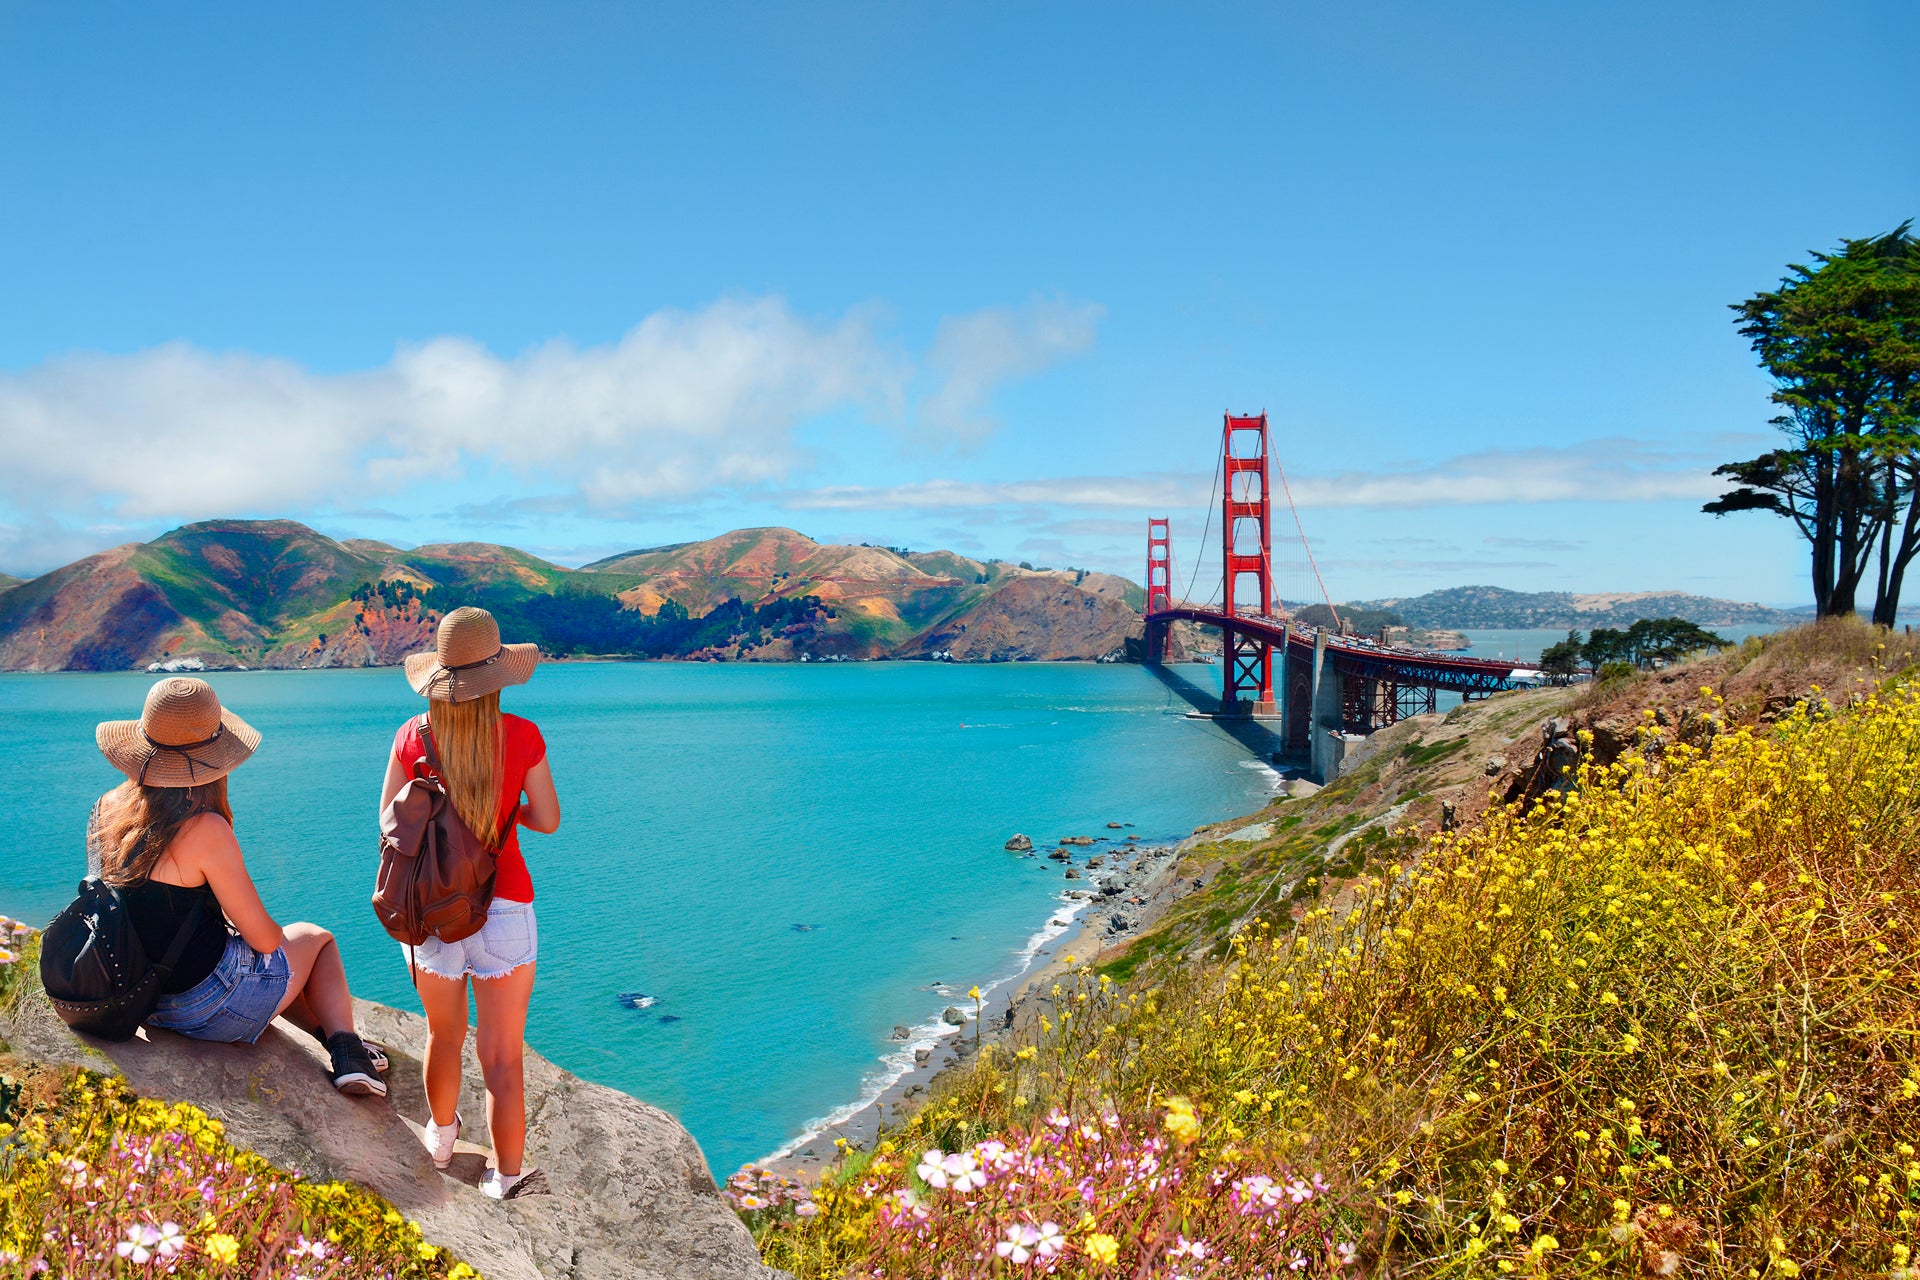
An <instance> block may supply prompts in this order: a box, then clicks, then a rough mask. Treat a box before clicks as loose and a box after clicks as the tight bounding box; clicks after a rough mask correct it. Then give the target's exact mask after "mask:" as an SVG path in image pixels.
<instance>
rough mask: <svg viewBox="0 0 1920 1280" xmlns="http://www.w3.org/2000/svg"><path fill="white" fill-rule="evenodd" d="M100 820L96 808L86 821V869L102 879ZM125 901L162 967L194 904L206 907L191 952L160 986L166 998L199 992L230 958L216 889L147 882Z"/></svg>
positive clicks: (128, 888)
mask: <svg viewBox="0 0 1920 1280" xmlns="http://www.w3.org/2000/svg"><path fill="white" fill-rule="evenodd" d="M99 817H100V807H99V805H97V804H96V805H95V806H94V811H93V813H92V814H90V815H88V818H87V862H88V868H87V869H88V873H89V874H93V875H97V874H99V854H98V851H97V849H96V847H95V841H94V833H95V831H96V829H97V827H98V823H99ZM120 900H121V901H122V902H124V903H126V904H127V918H128V919H129V920H131V921H132V922H133V931H134V932H135V933H137V934H139V935H140V945H141V946H143V947H145V948H146V949H147V958H148V959H149V960H151V961H153V963H155V964H159V963H160V958H161V957H162V956H164V955H166V954H167V948H168V947H171V946H172V945H173V939H174V935H176V934H178V933H179V932H180V926H181V925H183V924H185V923H186V922H187V915H188V913H189V912H191V911H192V910H193V904H194V903H195V902H199V903H200V904H201V906H200V919H199V921H198V922H196V923H195V924H194V926H193V936H192V937H191V938H189V939H187V945H186V949H185V950H184V951H182V952H181V953H180V961H179V963H177V964H175V965H174V966H173V972H172V973H171V974H169V975H167V980H166V981H165V982H162V983H161V984H160V992H161V994H162V995H169V996H174V995H179V994H180V993H181V992H183V991H191V990H192V989H193V988H195V987H197V986H199V985H200V984H201V983H202V982H205V981H206V980H207V975H208V974H210V973H212V972H213V968H214V966H215V965H217V964H219V963H220V957H221V956H222V955H224V954H225V953H226V950H227V919H226V917H225V916H223V915H221V914H220V900H219V899H218V898H216V897H215V896H214V893H213V886H212V885H210V884H202V885H196V886H194V887H193V888H191V889H187V888H183V887H181V886H180V885H177V884H166V883H164V882H162V881H159V880H143V881H141V882H140V883H139V884H130V885H124V886H122V887H121V889H120Z"/></svg>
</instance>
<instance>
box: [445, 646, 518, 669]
mask: <svg viewBox="0 0 1920 1280" xmlns="http://www.w3.org/2000/svg"><path fill="white" fill-rule="evenodd" d="M506 652H507V646H505V645H501V646H500V647H499V648H498V649H495V650H494V651H493V653H492V654H491V655H490V656H488V657H485V658H482V659H480V661H478V662H463V663H461V664H460V665H459V666H457V667H454V666H448V665H447V664H446V663H444V662H443V663H441V664H440V669H441V670H442V671H471V670H473V669H474V668H475V667H486V666H492V665H493V664H494V663H496V662H498V661H500V659H501V658H503V657H504V656H506Z"/></svg>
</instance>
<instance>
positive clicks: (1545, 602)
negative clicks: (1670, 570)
mask: <svg viewBox="0 0 1920 1280" xmlns="http://www.w3.org/2000/svg"><path fill="white" fill-rule="evenodd" d="M1340 607H1341V610H1342V611H1343V613H1344V611H1345V610H1348V609H1371V610H1390V611H1392V612H1394V613H1397V614H1399V615H1400V617H1401V618H1403V619H1404V620H1405V621H1406V623H1407V625H1408V626H1411V627H1424V628H1434V627H1438V628H1450V629H1456V630H1458V629H1466V630H1474V629H1498V628H1520V629H1532V628H1541V627H1552V628H1555V629H1559V628H1572V627H1577V628H1579V629H1580V630H1583V631H1586V630H1591V629H1592V628H1594V627H1625V626H1631V625H1632V624H1633V623H1635V622H1638V621H1640V620H1641V619H1643V618H1685V619H1686V620H1687V621H1688V622H1695V623H1698V624H1700V625H1701V626H1703V627H1730V626H1741V625H1752V626H1792V625H1795V624H1797V623H1802V622H1807V621H1810V620H1811V617H1812V615H1811V611H1807V612H1802V611H1799V610H1794V609H1772V608H1768V607H1767V606H1765V605H1759V604H1747V603H1743V602H1741V601H1738V600H1718V599H1714V598H1713V597H1710V596H1694V595H1687V594H1686V593H1684V592H1679V591H1611V592H1573V591H1509V590H1507V589H1506V588H1504V587H1448V588H1446V589H1444V590H1441V591H1429V592H1427V593H1426V594H1425V595H1420V596H1412V597H1409V598H1406V599H1398V598H1396V599H1387V600H1355V601H1353V602H1352V603H1351V604H1345V605H1342V606H1340Z"/></svg>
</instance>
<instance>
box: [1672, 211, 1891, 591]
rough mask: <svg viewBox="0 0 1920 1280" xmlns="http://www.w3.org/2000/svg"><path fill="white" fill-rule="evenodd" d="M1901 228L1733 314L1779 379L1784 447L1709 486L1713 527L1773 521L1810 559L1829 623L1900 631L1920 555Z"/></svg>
mask: <svg viewBox="0 0 1920 1280" xmlns="http://www.w3.org/2000/svg"><path fill="white" fill-rule="evenodd" d="M1911 227H1912V222H1911V221H1908V222H1904V223H1902V224H1901V225H1900V226H1898V227H1896V228H1895V229H1894V230H1893V231H1891V232H1889V233H1887V234H1886V235H1883V236H1876V237H1873V238H1870V239H1864V240H1847V241H1844V242H1842V244H1841V247H1840V249H1839V251H1838V252H1837V253H1832V254H1826V253H1816V254H1814V255H1812V259H1811V261H1812V265H1811V266H1806V265H1800V264H1791V265H1789V267H1788V268H1787V275H1786V277H1785V278H1784V279H1782V280H1781V282H1780V286H1779V288H1777V289H1772V290H1768V291H1765V292H1761V293H1757V294H1755V295H1754V296H1753V297H1751V298H1748V299H1747V300H1746V301H1745V302H1739V303H1735V304H1733V310H1734V312H1735V313H1736V315H1737V317H1738V321H1739V324H1740V333H1741V335H1742V336H1743V337H1745V338H1747V339H1748V340H1749V341H1750V342H1751V343H1752V346H1753V352H1754V354H1755V355H1756V356H1758V357H1759V359H1760V363H1761V364H1762V365H1763V366H1764V367H1765V368H1766V369H1767V371H1768V372H1769V373H1770V374H1772V375H1773V380H1774V390H1773V396H1772V399H1773V402H1774V404H1776V405H1778V406H1779V407H1780V409H1781V412H1780V414H1779V415H1778V416H1777V417H1775V418H1774V419H1773V420H1772V422H1773V425H1774V426H1775V427H1776V428H1778V429H1779V431H1780V432H1781V434H1782V435H1784V436H1785V437H1786V443H1785V444H1784V445H1783V446H1782V447H1780V448H1777V449H1772V450H1769V451H1768V452H1766V453H1763V454H1761V455H1760V456H1759V457H1757V458H1750V459H1748V460H1746V461H1744V462H1730V463H1727V464H1726V465H1725V466H1722V467H1719V468H1718V469H1717V470H1716V471H1715V472H1714V474H1715V475H1719V476H1723V477H1726V478H1727V479H1728V480H1730V481H1732V483H1733V487H1732V488H1730V489H1729V490H1728V491H1727V492H1726V493H1724V494H1722V495H1721V496H1720V497H1719V498H1717V499H1715V500H1714V501H1712V502H1709V503H1707V504H1706V507H1705V508H1704V509H1705V510H1706V511H1708V512H1710V513H1712V514H1713V515H1728V514H1731V513H1733V512H1739V511H1766V512H1771V513H1773V514H1774V515H1777V516H1780V517H1783V518H1785V519H1787V520H1790V521H1792V522H1793V527H1794V529H1795V530H1796V531H1797V532H1798V533H1799V534H1800V536H1801V537H1803V538H1805V539H1806V541H1807V543H1808V545H1809V546H1810V548H1811V551H1812V580H1813V600H1814V606H1815V609H1816V610H1817V612H1818V613H1819V615H1820V616H1821V617H1828V616H1832V615H1837V614H1847V613H1853V612H1855V611H1856V609H1857V607H1858V604H1859V601H1860V600H1861V598H1862V597H1863V595H1864V594H1865V593H1867V592H1871V593H1872V596H1873V620H1874V621H1875V622H1876V623H1879V624H1880V625H1882V626H1889V627H1890V626H1892V625H1893V622H1894V617H1895V615H1896V614H1897V612H1898V611H1899V607H1900V592H1901V588H1902V585H1903V583H1904V581H1905V577H1906V572H1907V568H1908V566H1909V565H1910V564H1911V563H1912V562H1913V558H1914V556H1915V555H1916V554H1920V240H1916V239H1915V238H1914V237H1913V235H1912V234H1910V229H1911Z"/></svg>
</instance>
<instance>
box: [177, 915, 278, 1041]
mask: <svg viewBox="0 0 1920 1280" xmlns="http://www.w3.org/2000/svg"><path fill="white" fill-rule="evenodd" d="M292 977H293V969H292V968H291V967H290V966H289V965H288V964H287V949H286V948H285V947H279V948H276V949H275V950H274V951H273V953H272V954H271V955H261V954H260V953H259V952H258V951H255V950H254V949H253V948H252V947H250V946H248V945H247V944H246V942H245V941H244V940H243V939H241V938H239V937H238V936H229V937H228V938H227V949H226V951H225V952H224V953H223V954H222V955H221V957H220V963H219V964H216V965H215V966H213V972H212V973H210V974H208V975H207V976H206V977H205V978H203V979H201V980H200V981H199V982H198V983H197V984H195V985H194V986H192V987H189V988H187V990H185V991H182V992H180V993H179V994H178V995H171V996H161V997H160V1003H159V1004H158V1005H156V1006H155V1007H154V1010H153V1014H152V1016H151V1017H149V1018H148V1019H147V1025H148V1026H150V1027H164V1028H166V1029H167V1030H168V1031H177V1032H179V1033H180V1034H181V1035H183V1036H192V1037H193V1038H194V1039H195V1040H223V1041H229V1042H233V1041H244V1042H246V1043H247V1044H252V1043H253V1042H254V1041H255V1040H258V1039H259V1038H260V1033H261V1032H262V1031H265V1030H266V1029H267V1024H268V1023H270V1022H272V1021H273V1015H274V1014H275V1013H277V1012H278V1011H279V1009H280V1001H281V1000H282V999H284V998H285V996H286V994H287V983H288V981H289V980H291V979H292Z"/></svg>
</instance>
